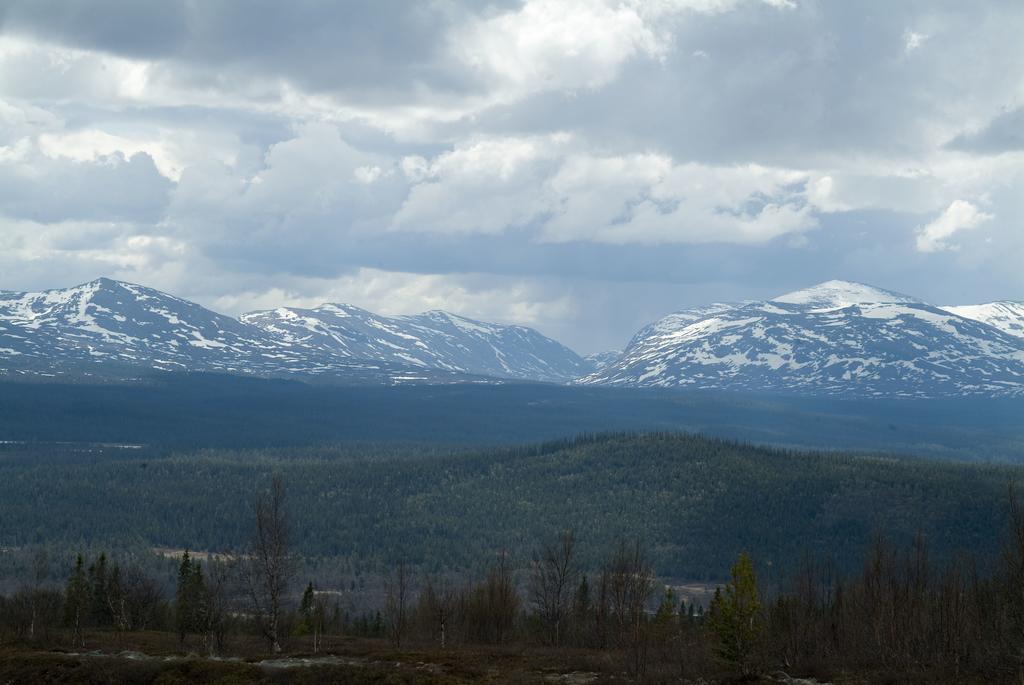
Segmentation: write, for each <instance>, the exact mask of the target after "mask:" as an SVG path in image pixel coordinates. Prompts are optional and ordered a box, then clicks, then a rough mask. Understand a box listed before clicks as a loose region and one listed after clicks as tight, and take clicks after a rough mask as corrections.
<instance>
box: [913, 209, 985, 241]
mask: <svg viewBox="0 0 1024 685" xmlns="http://www.w3.org/2000/svg"><path fill="white" fill-rule="evenodd" d="M993 218H994V217H993V216H992V215H991V214H986V213H985V212H982V211H981V210H979V209H978V208H977V207H976V206H975V205H973V204H971V203H970V202H968V201H967V200H954V201H953V202H952V203H951V204H950V205H949V207H946V209H945V211H944V212H942V214H941V215H939V217H938V218H936V219H935V220H934V221H932V222H931V223H929V224H927V225H925V226H923V227H921V229H920V230H918V232H917V249H918V250H919V251H920V252H940V251H943V250H955V249H957V248H956V246H955V245H950V244H949V242H948V239H949V238H950V237H951V236H952V235H953V234H954V233H956V232H958V231H969V230H973V229H976V228H978V227H979V226H981V225H982V224H983V223H985V222H987V221H991V220H992V219H993Z"/></svg>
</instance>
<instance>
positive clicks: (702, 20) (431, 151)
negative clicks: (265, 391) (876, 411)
mask: <svg viewBox="0 0 1024 685" xmlns="http://www.w3.org/2000/svg"><path fill="white" fill-rule="evenodd" d="M1022 35H1024V3H1021V2H1017V1H1014V0H1003V1H999V0H993V1H991V2H989V1H985V0H972V2H962V1H960V0H956V1H952V0H951V1H943V0H927V1H914V0H906V1H903V2H891V1H890V0H884V1H877V2H870V1H866V2H852V1H851V2H847V1H845V0H832V1H824V0H521V1H504V0H503V1H500V2H493V3H488V2H481V1H479V0H477V1H474V2H466V1H463V0H436V1H434V0H416V1H412V0H410V1H408V2H398V1H395V0H374V1H373V2H355V1H350V2H312V1H308V0H291V1H290V2H287V3H282V2H276V1H274V2H270V1H267V0H252V1H247V2H241V1H238V2H226V1H225V2H199V1H198V0H193V1H186V2H173V1H172V0H153V1H149V0H95V1H93V2H88V3H87V2H77V1H74V0H64V1H60V2H58V1H57V0H0V289H6V290H38V289H45V288H57V287H67V286H70V285H75V284H78V283H82V282H85V281H89V280H92V279H94V278H96V277H98V276H108V277H111V278H117V279H122V280H127V281H131V282H135V283H141V284H144V285H148V286H151V287H155V288H159V289H161V290H166V291H168V292H171V293H173V294H175V295H178V296H180V297H184V298H187V299H191V300H194V301H197V302H199V303H201V304H203V305H205V306H207V307H210V308H212V309H215V310H217V311H220V312H224V313H228V314H233V315H237V314H240V313H242V312H245V311H250V310H254V309H265V308H271V307H277V306H282V305H291V306H303V307H306V306H315V305H317V304H320V303H322V302H346V303H351V304H355V305H357V306H361V307H365V308H367V309H371V310H373V311H376V312H380V313H383V314H404V313H415V312H419V311H424V310H428V309H446V310H449V311H452V312H455V313H458V314H462V315H465V316H470V317H473V318H478V319H483V320H489V321H498V322H506V323H520V324H525V325H529V326H533V327H535V328H537V329H538V330H540V331H542V332H543V333H545V334H547V335H550V336H552V337H555V338H556V339H558V340H560V341H562V342H564V343H565V344H567V345H569V346H570V347H572V348H573V349H575V350H577V351H578V352H581V353H584V354H586V353H591V352H597V351H602V350H610V349H618V348H621V347H622V346H623V345H624V344H625V343H626V342H627V341H628V340H629V338H630V337H631V336H632V335H633V333H634V332H635V331H636V330H637V329H638V328H639V327H641V326H642V325H644V324H646V323H648V322H650V321H652V320H655V319H657V318H659V317H660V316H663V315H665V314H667V313H670V312H672V311H675V310H678V309H681V308H684V307H687V306H692V305H697V304H704V303H708V302H713V301H722V300H727V301H728V300H742V299H758V298H769V297H772V296H775V295H778V294H781V293H784V292H787V291H790V290H794V289H798V288H802V287H806V286H809V285H812V284H814V283H817V282H820V281H825V280H829V279H834V278H838V279H847V280H855V281H861V282H866V283H870V284H873V285H876V286H879V287H883V288H887V289H890V290H896V291H900V292H906V293H911V294H913V295H916V296H918V297H921V298H923V299H925V300H927V301H930V302H934V303H938V304H964V303H974V302H983V301H992V300H998V299H1016V300H1024V40H1021V36H1022Z"/></svg>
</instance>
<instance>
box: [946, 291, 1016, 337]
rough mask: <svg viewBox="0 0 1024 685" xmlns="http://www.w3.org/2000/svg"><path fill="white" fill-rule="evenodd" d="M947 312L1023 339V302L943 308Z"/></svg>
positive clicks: (1005, 301)
mask: <svg viewBox="0 0 1024 685" xmlns="http://www.w3.org/2000/svg"><path fill="white" fill-rule="evenodd" d="M943 309H945V310H946V311H947V312H952V313H953V314H956V315H957V316H962V317H964V318H966V319H974V320H975V321H981V322H982V323H987V324H988V325H989V326H995V327H996V328H998V329H999V330H1001V331H1002V332H1003V333H1008V334H1010V335H1015V336H1017V337H1020V338H1024V302H1012V301H1010V300H1004V301H1001V302H989V303H986V304H969V305H960V306H955V307H943Z"/></svg>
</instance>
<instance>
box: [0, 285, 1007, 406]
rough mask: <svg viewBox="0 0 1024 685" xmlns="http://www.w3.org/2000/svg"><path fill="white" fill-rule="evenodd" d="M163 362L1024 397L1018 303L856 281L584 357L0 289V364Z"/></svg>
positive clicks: (342, 320) (216, 367)
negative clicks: (964, 301)
mask: <svg viewBox="0 0 1024 685" xmlns="http://www.w3.org/2000/svg"><path fill="white" fill-rule="evenodd" d="M154 371H157V372H159V371H190V372H221V373H236V374H246V375H255V376H265V377H293V378H298V379H303V380H317V381H322V382H342V383H374V384H398V383H464V382H478V383H481V382H482V383H493V382H509V381H538V382H549V383H573V384H578V385H599V386H625V387H661V388H709V389H723V390H742V391H747V390H756V391H776V392H784V393H796V394H803V395H832V396H859V397H864V396H885V397H905V396H912V397H933V396H960V395H983V396H1006V395H1024V303H1019V302H994V303H989V304H982V305H967V306H948V307H940V306H935V305H931V304H928V303H926V302H923V301H921V300H919V299H917V298H914V297H911V296H909V295H904V294H901V293H896V292H892V291H888V290H883V289H880V288H875V287H873V286H868V285H864V284H860V283H852V282H849V281H829V282H826V283H821V284H819V285H816V286H813V287H811V288H808V289H805V290H799V291H796V292H792V293H787V294H785V295H781V296H779V297H776V298H774V299H771V300H766V301H757V302H738V303H716V304H711V305H706V306H701V307H694V308H689V309H684V310H681V311H679V312H675V313H673V314H670V315H668V316H666V317H664V318H662V319H660V320H659V321H656V322H654V323H652V324H650V325H649V326H646V327H645V328H643V329H642V330H641V331H639V332H638V333H637V334H636V335H635V336H634V337H633V338H632V340H631V341H630V342H629V344H628V345H627V346H626V347H625V349H624V350H622V352H621V353H620V352H606V353H599V354H594V355H590V356H589V357H586V358H582V357H580V356H579V355H578V354H576V353H575V352H573V351H572V350H570V349H568V348H567V347H565V346H564V345H561V344H560V343H558V342H556V341H554V340H552V339H550V338H548V337H545V336H543V335H542V334H540V333H539V332H537V331H535V330H533V329H530V328H527V327H523V326H510V325H500V324H494V323H485V322H481V321H474V320H472V319H468V318H465V317H461V316H458V315H455V314H451V313H448V312H442V311H430V312H425V313H422V314H416V315H409V316H391V317H389V316H381V315H379V314H374V313H373V312H369V311H366V310H364V309H360V308H358V307H353V306H351V305H345V304H324V305H321V306H319V307H316V308H313V309H298V308H291V307H281V308H278V309H273V310H267V311H259V312H252V313H248V314H244V315H242V316H241V317H240V318H238V319H235V318H232V317H229V316H225V315H222V314H218V313H216V312H213V311H210V310H208V309H206V308H204V307H201V306H200V305H198V304H195V303H193V302H189V301H187V300H182V299H180V298H177V297H174V296H172V295H168V294H166V293H162V292H160V291H157V290H153V289H151V288H146V287H143V286H139V285H134V284H131V283H124V282H120V281H114V280H110V279H106V278H101V279H98V280H95V281H92V282H90V283H86V284H84V285H80V286H76V287H73V288H67V289H61V290H48V291H43V292H38V293H20V292H6V291H0V375H4V376H7V377H31V378H41V377H57V378H62V379H118V380H130V379H133V378H139V377H142V376H146V375H150V374H152V373H153V372H154Z"/></svg>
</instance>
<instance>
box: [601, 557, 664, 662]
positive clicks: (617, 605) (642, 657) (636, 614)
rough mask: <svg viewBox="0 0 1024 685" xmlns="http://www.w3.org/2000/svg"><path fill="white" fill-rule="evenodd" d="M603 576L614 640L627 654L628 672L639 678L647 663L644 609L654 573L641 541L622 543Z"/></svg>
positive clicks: (649, 594) (648, 597)
mask: <svg viewBox="0 0 1024 685" xmlns="http://www.w3.org/2000/svg"><path fill="white" fill-rule="evenodd" d="M602 575H604V578H603V579H602V583H603V584H604V585H605V586H606V587H607V588H608V597H609V600H610V601H609V604H610V609H611V614H612V616H611V618H612V620H613V621H614V627H615V640H616V642H617V643H618V646H619V647H620V648H622V649H624V650H625V651H626V654H627V657H628V660H627V666H628V667H629V669H630V671H631V672H632V673H633V674H634V675H642V674H643V672H644V668H645V666H646V663H647V631H646V609H647V601H648V599H650V596H651V588H652V584H653V582H654V571H653V569H652V568H651V564H650V562H649V561H648V559H647V555H646V553H645V552H644V548H643V545H641V544H640V541H639V540H637V541H635V542H634V543H633V544H629V543H627V542H625V541H623V542H622V543H621V544H620V545H619V548H618V550H617V551H616V552H615V555H614V556H613V557H612V560H611V562H610V563H608V564H607V565H606V566H605V568H604V571H603V573H602Z"/></svg>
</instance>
